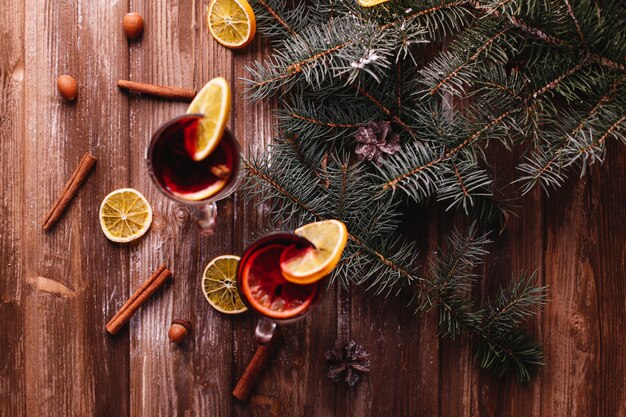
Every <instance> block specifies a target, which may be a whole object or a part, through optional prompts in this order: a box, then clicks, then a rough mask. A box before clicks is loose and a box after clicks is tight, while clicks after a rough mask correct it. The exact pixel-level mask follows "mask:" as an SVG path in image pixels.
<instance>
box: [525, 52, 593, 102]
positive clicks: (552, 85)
mask: <svg viewBox="0 0 626 417" xmlns="http://www.w3.org/2000/svg"><path fill="white" fill-rule="evenodd" d="M585 65H586V62H585V61H582V62H579V63H578V64H576V65H574V66H573V67H571V68H569V69H568V70H567V71H565V72H564V73H562V74H561V75H560V76H558V77H557V78H556V79H554V80H552V81H550V82H549V83H547V84H546V85H544V86H542V87H541V88H539V89H538V90H535V91H534V92H533V93H532V94H530V96H529V97H528V98H529V99H530V98H537V97H538V96H540V95H542V94H544V93H545V92H546V91H549V90H554V89H555V88H556V87H558V85H559V84H560V83H561V82H562V81H563V80H565V79H566V78H568V77H570V76H571V75H572V74H574V73H576V72H577V71H579V70H580V69H581V68H583V67H584V66H585Z"/></svg>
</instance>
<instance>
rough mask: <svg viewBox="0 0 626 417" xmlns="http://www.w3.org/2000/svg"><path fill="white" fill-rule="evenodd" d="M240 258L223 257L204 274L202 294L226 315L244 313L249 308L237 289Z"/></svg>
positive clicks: (214, 262)
mask: <svg viewBox="0 0 626 417" xmlns="http://www.w3.org/2000/svg"><path fill="white" fill-rule="evenodd" d="M239 259H240V258H239V256H235V255H223V256H218V257H217V258H215V259H213V260H212V261H211V262H209V264H208V265H207V267H206V268H205V270H204V274H202V292H203V293H204V296H205V297H206V300H207V301H208V302H209V304H211V306H212V307H213V308H214V309H216V310H217V311H220V312H222V313H226V314H238V313H243V312H244V311H246V310H247V309H248V308H247V307H246V305H245V304H244V303H243V301H242V300H241V295H239V290H238V289H237V265H239Z"/></svg>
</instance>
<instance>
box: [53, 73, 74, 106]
mask: <svg viewBox="0 0 626 417" xmlns="http://www.w3.org/2000/svg"><path fill="white" fill-rule="evenodd" d="M57 89H58V90H59V93H61V95H62V96H63V98H64V99H66V100H67V101H72V100H74V99H75V98H76V92H77V91H78V87H77V86H76V80H75V79H74V78H72V77H70V76H69V75H61V76H60V77H59V78H57Z"/></svg>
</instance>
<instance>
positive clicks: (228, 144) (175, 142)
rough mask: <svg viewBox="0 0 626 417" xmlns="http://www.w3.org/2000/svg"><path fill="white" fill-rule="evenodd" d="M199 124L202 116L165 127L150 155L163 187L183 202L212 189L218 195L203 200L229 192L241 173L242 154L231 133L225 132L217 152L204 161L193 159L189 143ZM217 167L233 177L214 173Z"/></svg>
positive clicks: (185, 118) (180, 120)
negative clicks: (221, 192) (186, 146)
mask: <svg viewBox="0 0 626 417" xmlns="http://www.w3.org/2000/svg"><path fill="white" fill-rule="evenodd" d="M199 121H200V117H198V116H188V117H182V118H180V119H178V120H176V121H174V122H172V123H170V124H169V125H167V126H165V127H164V128H163V131H162V132H160V133H158V136H157V137H156V138H155V139H154V142H153V145H152V148H151V152H150V155H149V158H150V163H151V165H152V171H153V173H154V176H155V178H156V180H157V182H158V183H159V185H160V186H161V187H162V188H163V189H164V190H165V191H168V192H170V193H171V194H173V195H175V196H176V197H179V198H182V199H186V197H187V196H189V197H190V199H193V200H197V199H196V198H191V196H192V195H193V194H195V193H198V192H201V191H203V190H207V189H209V188H210V187H212V188H213V189H215V190H216V191H215V192H214V193H212V194H211V195H207V196H205V197H204V198H203V199H208V198H210V197H213V196H214V195H215V194H218V193H219V192H220V191H222V190H224V189H227V188H228V185H229V183H230V182H232V181H233V180H234V178H235V177H236V172H237V169H238V163H239V152H238V149H237V147H236V145H235V143H234V139H233V138H232V137H231V136H230V134H229V133H228V132H224V136H223V137H222V139H221V140H220V143H219V145H218V146H217V148H215V150H214V151H213V152H212V153H211V154H210V155H209V156H208V157H206V158H205V159H204V160H202V161H194V160H193V159H192V158H191V156H190V155H189V153H188V152H187V150H186V148H185V140H186V139H187V140H188V139H189V138H191V137H195V135H196V134H197V128H198V123H199ZM216 166H222V167H225V168H226V169H227V170H228V171H229V172H230V173H229V174H227V175H224V176H223V177H219V176H217V175H215V174H214V173H213V172H212V171H211V168H212V167H216ZM220 182H222V183H223V184H220ZM220 185H223V186H220Z"/></svg>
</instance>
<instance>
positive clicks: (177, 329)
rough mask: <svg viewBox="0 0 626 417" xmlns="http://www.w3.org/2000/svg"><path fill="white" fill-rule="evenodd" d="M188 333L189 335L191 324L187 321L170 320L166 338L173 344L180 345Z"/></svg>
mask: <svg viewBox="0 0 626 417" xmlns="http://www.w3.org/2000/svg"><path fill="white" fill-rule="evenodd" d="M189 333H191V323H189V322H188V321H187V320H172V325H171V326H170V331H169V332H168V333H167V336H168V337H169V338H170V340H171V341H172V342H174V343H182V342H183V341H184V340H185V339H186V338H187V335H188V334H189Z"/></svg>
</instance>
